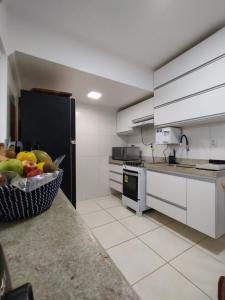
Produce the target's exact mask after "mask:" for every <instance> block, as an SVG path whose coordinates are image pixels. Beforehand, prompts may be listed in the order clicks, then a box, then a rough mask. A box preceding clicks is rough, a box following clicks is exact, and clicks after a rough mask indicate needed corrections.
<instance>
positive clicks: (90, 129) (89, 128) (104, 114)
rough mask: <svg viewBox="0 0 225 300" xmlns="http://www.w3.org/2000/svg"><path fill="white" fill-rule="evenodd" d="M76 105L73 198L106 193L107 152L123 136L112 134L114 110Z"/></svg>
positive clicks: (113, 129)
mask: <svg viewBox="0 0 225 300" xmlns="http://www.w3.org/2000/svg"><path fill="white" fill-rule="evenodd" d="M76 109H77V116H76V135H77V153H76V161H77V166H76V170H77V178H76V182H77V201H81V200H86V199H93V198H97V197H104V196H107V195H108V194H109V193H110V188H109V180H108V176H109V174H108V160H109V156H110V155H111V151H112V147H113V146H124V145H126V138H125V139H124V138H121V137H119V136H118V135H117V134H116V112H114V111H112V110H109V109H105V108H101V107H98V106H93V105H87V104H81V103H78V104H77V108H76Z"/></svg>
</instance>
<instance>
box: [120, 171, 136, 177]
mask: <svg viewBox="0 0 225 300" xmlns="http://www.w3.org/2000/svg"><path fill="white" fill-rule="evenodd" d="M123 174H125V175H131V176H136V177H138V173H131V172H127V171H123Z"/></svg>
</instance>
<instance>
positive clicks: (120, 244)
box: [105, 236, 136, 268]
mask: <svg viewBox="0 0 225 300" xmlns="http://www.w3.org/2000/svg"><path fill="white" fill-rule="evenodd" d="M135 238H136V236H133V237H132V238H129V239H128V240H126V241H123V242H121V243H119V244H116V245H113V246H111V247H109V248H106V249H105V251H106V252H107V251H108V250H111V249H112V248H115V247H117V246H120V245H122V244H125V243H126V242H129V241H131V240H134V239H135ZM117 268H118V267H117Z"/></svg>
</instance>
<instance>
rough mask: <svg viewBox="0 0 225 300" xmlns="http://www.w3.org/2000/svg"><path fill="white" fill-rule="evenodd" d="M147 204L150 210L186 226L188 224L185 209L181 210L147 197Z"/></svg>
mask: <svg viewBox="0 0 225 300" xmlns="http://www.w3.org/2000/svg"><path fill="white" fill-rule="evenodd" d="M146 204H147V206H149V207H150V208H154V209H155V210H157V211H159V212H161V213H163V214H165V215H167V216H169V217H171V218H173V219H175V220H177V221H179V222H181V223H184V224H186V223H187V212H186V210H185V209H182V208H179V207H177V206H174V205H172V204H169V203H166V202H163V201H161V200H159V199H156V198H154V197H152V196H149V195H147V196H146Z"/></svg>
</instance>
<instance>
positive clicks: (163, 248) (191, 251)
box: [77, 196, 225, 300]
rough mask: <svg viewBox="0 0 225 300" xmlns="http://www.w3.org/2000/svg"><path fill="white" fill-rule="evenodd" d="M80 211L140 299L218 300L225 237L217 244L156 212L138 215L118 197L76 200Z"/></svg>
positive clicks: (223, 262)
mask: <svg viewBox="0 0 225 300" xmlns="http://www.w3.org/2000/svg"><path fill="white" fill-rule="evenodd" d="M77 211H78V213H80V215H81V217H82V218H83V220H84V222H85V223H86V224H87V226H88V227H89V229H90V230H91V231H92V233H93V235H94V236H95V237H96V239H97V240H98V241H99V242H100V244H101V245H102V246H103V247H104V248H105V249H106V251H107V253H108V255H109V256H110V257H111V259H112V260H113V261H114V263H115V264H116V266H117V267H118V269H119V270H120V271H121V273H122V274H123V275H124V277H125V278H126V279H127V281H128V282H129V283H130V285H131V286H133V288H134V289H135V291H136V292H137V294H138V295H139V296H140V298H141V299H143V300H145V299H146V300H164V299H167V300H178V299H179V300H180V299H182V300H186V299H187V300H198V299H199V300H206V299H217V282H218V278H219V276H221V275H225V237H222V238H220V239H218V240H213V239H211V238H209V237H206V236H205V235H204V234H201V233H200V232H198V231H196V230H194V229H191V228H189V227H187V226H185V225H183V224H181V223H179V222H176V221H174V220H173V219H171V218H169V217H167V216H165V215H162V214H160V213H158V212H155V211H148V212H147V213H145V214H144V215H143V216H142V217H140V216H136V215H135V214H134V213H133V212H132V211H131V210H128V209H126V208H124V207H123V206H122V204H121V200H120V199H118V198H116V197H115V196H108V197H105V198H101V199H93V200H87V201H82V202H78V205H77Z"/></svg>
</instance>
